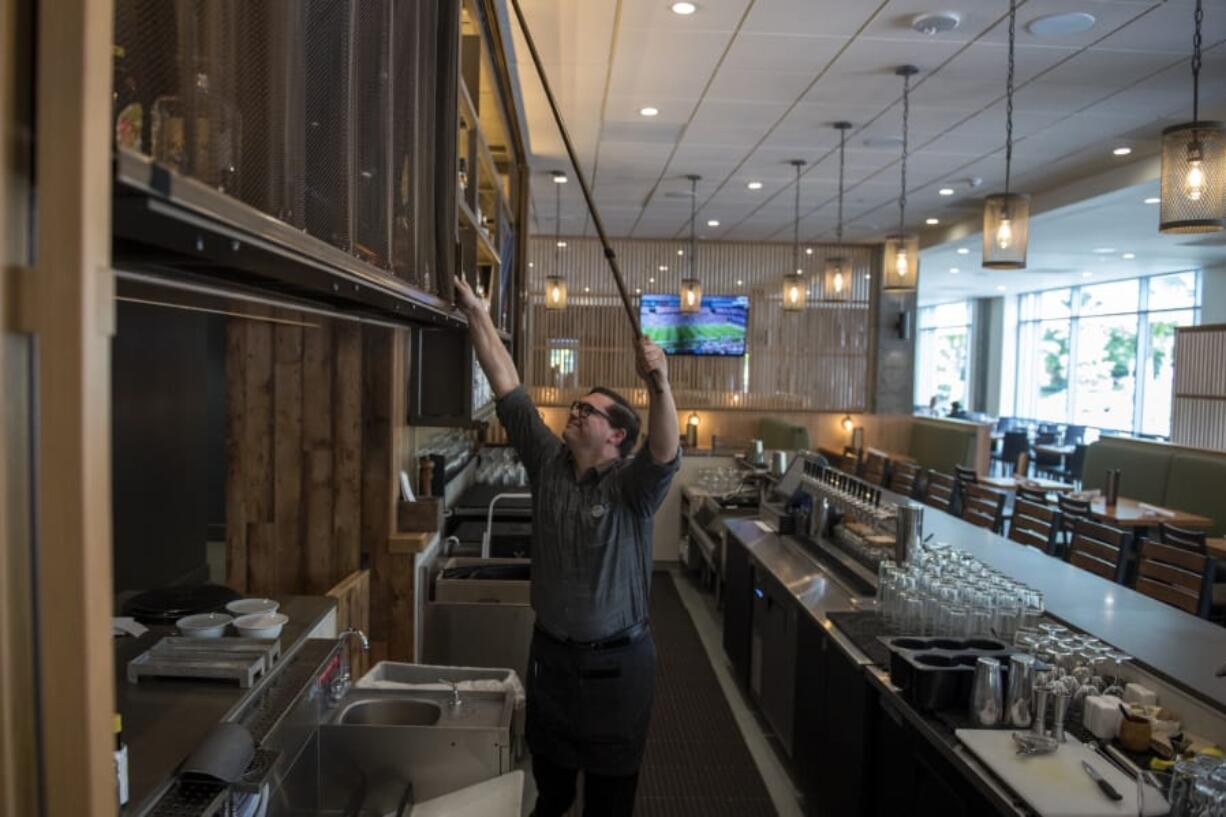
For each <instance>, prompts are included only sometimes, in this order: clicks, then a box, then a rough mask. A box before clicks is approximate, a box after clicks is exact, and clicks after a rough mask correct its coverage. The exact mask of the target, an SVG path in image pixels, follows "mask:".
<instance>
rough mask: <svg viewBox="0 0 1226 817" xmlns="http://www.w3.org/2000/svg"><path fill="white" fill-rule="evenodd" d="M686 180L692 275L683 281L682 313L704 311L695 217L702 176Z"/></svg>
mask: <svg viewBox="0 0 1226 817" xmlns="http://www.w3.org/2000/svg"><path fill="white" fill-rule="evenodd" d="M686 178H687V179H689V180H690V274H689V277H687V278H682V279H681V311H682V312H697V311H698V310H700V309H702V282H701V281H699V280H698V274H697V272H696V266H695V265H696V264H697V263H698V239H697V238H696V237H695V235H694V217H695V215H696V212H697V202H698V180H699V179H701V178H702V176H695V175H694V174H693V173H691V174H690V175H688V176H686Z"/></svg>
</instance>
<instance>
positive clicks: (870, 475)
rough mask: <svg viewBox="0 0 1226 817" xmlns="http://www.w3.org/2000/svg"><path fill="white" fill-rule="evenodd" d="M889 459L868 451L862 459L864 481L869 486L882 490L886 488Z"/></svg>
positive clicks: (878, 453)
mask: <svg viewBox="0 0 1226 817" xmlns="http://www.w3.org/2000/svg"><path fill="white" fill-rule="evenodd" d="M889 471H890V458H889V457H887V456H886V455H885V454H882V453H881V452H880V451H874V450H873V449H871V448H870V449H869V450H868V455H867V456H866V457H865V458H864V477H863V479H864V481H865V482H867V483H869V484H870V485H878V486H880V487H882V488H885V487H887V485H886V480H887V479H888V478H889Z"/></svg>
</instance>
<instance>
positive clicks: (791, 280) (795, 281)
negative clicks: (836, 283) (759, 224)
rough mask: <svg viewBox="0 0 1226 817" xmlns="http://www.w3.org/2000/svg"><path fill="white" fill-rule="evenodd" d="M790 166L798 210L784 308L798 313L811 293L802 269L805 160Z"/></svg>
mask: <svg viewBox="0 0 1226 817" xmlns="http://www.w3.org/2000/svg"><path fill="white" fill-rule="evenodd" d="M788 164H790V165H792V167H794V168H796V209H795V214H794V216H793V220H792V272H789V273H788V274H787V275H784V276H783V308H784V309H786V310H787V311H789V312H798V311H800V310H802V309H804V308H805V303H806V302H807V301H808V300H809V293H808V292H806V291H805V274H804V272H803V271H801V269H800V169H801V168H802V167H804V166H805V162H804V160H803V159H793V160H792V161H791V162H789V163H788Z"/></svg>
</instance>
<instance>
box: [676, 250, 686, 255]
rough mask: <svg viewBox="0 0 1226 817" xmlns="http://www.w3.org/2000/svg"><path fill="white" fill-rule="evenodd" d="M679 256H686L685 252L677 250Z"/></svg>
mask: <svg viewBox="0 0 1226 817" xmlns="http://www.w3.org/2000/svg"><path fill="white" fill-rule="evenodd" d="M677 255H685V250H677Z"/></svg>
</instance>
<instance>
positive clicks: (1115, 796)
mask: <svg viewBox="0 0 1226 817" xmlns="http://www.w3.org/2000/svg"><path fill="white" fill-rule="evenodd" d="M1081 768H1082V769H1085V773H1086V774H1088V775H1089V776H1090V779H1091V780H1093V781H1094V782H1095V783H1096V784H1098V788H1100V789H1101V790H1102V793H1103V794H1105V795H1107V797H1108V798H1110V799H1112V800H1115V801H1116V802H1119V801H1120V800H1123V799H1124V795H1122V794H1120V793H1119V792H1118V791H1116V790H1115V787H1114V786H1112V785H1111V784H1110V783H1108V782H1107V781H1106V780H1105V779H1103V776H1102V775H1101V774H1099V773H1098V771H1097V770H1096V769H1095V768H1094V767H1093V766H1091V765H1090V761H1088V760H1083V761H1081Z"/></svg>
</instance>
